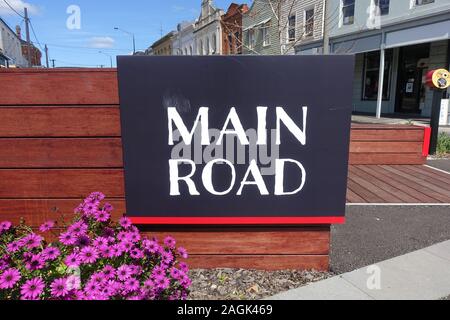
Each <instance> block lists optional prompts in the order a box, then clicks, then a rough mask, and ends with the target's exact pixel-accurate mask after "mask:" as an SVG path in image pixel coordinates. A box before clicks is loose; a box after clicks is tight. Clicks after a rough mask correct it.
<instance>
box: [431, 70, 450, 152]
mask: <svg viewBox="0 0 450 320" xmlns="http://www.w3.org/2000/svg"><path fill="white" fill-rule="evenodd" d="M427 85H428V86H429V87H430V88H431V90H432V91H433V100H432V106H431V121H430V126H431V139H430V154H436V151H437V144H438V138H439V121H440V118H441V100H442V99H443V93H444V92H443V90H445V89H447V88H448V87H450V74H449V72H448V71H447V70H445V69H437V70H431V71H430V72H428V74H427Z"/></svg>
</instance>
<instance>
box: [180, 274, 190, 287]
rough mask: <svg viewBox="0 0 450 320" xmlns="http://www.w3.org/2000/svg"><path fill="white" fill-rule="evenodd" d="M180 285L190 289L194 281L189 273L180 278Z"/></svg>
mask: <svg viewBox="0 0 450 320" xmlns="http://www.w3.org/2000/svg"><path fill="white" fill-rule="evenodd" d="M180 285H181V286H182V287H183V288H185V289H188V288H189V287H190V286H191V285H192V281H191V279H190V278H189V277H188V276H187V275H183V277H182V278H181V280H180Z"/></svg>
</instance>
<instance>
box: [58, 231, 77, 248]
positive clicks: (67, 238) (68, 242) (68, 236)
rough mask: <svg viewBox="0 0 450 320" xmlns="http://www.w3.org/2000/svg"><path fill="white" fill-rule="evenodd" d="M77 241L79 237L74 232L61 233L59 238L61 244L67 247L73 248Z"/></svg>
mask: <svg viewBox="0 0 450 320" xmlns="http://www.w3.org/2000/svg"><path fill="white" fill-rule="evenodd" d="M76 241H77V237H76V235H75V234H74V233H72V232H65V233H61V235H60V236H59V242H61V243H62V244H63V245H65V246H72V245H74V244H75V242H76Z"/></svg>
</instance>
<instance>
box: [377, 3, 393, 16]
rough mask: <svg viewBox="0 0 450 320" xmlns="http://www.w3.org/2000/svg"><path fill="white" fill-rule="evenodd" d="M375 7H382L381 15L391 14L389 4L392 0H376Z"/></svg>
mask: <svg viewBox="0 0 450 320" xmlns="http://www.w3.org/2000/svg"><path fill="white" fill-rule="evenodd" d="M374 1H375V7H378V8H379V9H380V15H381V16H385V15H388V14H389V4H390V0H374Z"/></svg>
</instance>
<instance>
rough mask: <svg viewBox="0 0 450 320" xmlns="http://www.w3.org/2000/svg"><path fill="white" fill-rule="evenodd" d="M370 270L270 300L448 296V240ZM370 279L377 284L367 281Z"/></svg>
mask: <svg viewBox="0 0 450 320" xmlns="http://www.w3.org/2000/svg"><path fill="white" fill-rule="evenodd" d="M370 267H372V268H371V269H368V267H364V268H360V269H358V270H355V271H352V272H349V273H345V274H343V275H341V276H336V277H333V278H331V279H327V280H324V281H320V282H317V283H313V284H310V285H308V286H305V287H302V288H298V289H295V290H291V291H288V292H285V293H281V294H279V295H277V296H275V297H272V298H270V299H277V300H370V299H375V300H439V299H445V298H446V297H448V296H449V295H450V241H446V242H443V243H440V244H437V245H433V246H431V247H427V248H424V249H422V250H418V251H415V252H412V253H408V254H405V255H402V256H399V257H396V258H393V259H389V260H385V261H382V262H379V263H377V264H375V265H373V266H370ZM378 276H379V277H378ZM374 277H375V278H374ZM370 279H371V280H373V279H376V280H379V281H375V282H373V281H368V280H370ZM368 282H369V283H371V284H374V283H375V284H376V283H379V287H376V288H369V286H368Z"/></svg>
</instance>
